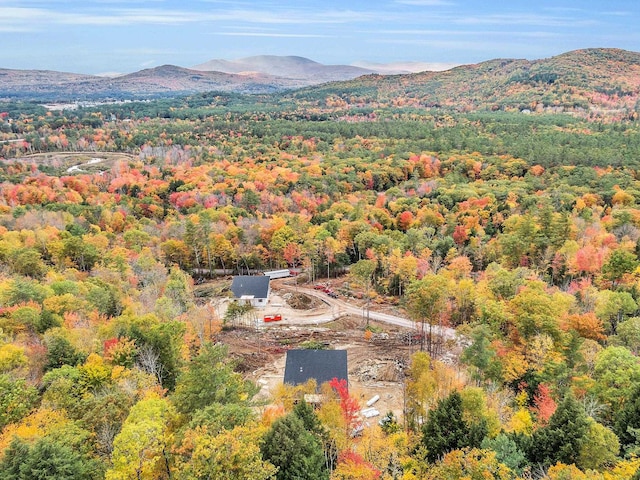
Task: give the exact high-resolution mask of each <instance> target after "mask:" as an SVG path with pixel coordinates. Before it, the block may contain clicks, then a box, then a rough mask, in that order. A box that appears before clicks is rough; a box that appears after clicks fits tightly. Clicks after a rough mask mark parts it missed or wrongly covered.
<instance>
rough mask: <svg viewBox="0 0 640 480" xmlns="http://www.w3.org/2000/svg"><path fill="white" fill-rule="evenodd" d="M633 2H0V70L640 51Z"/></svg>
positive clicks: (639, 23) (461, 59)
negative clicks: (249, 59) (274, 58)
mask: <svg viewBox="0 0 640 480" xmlns="http://www.w3.org/2000/svg"><path fill="white" fill-rule="evenodd" d="M639 5H640V2H638V0H602V1H595V0H581V1H577V0H576V1H569V0H555V1H548V0H528V1H520V0H502V1H497V2H496V1H489V0H486V1H481V0H477V1H476V0H472V1H466V0H368V1H364V0H355V1H339V0H297V1H287V2H285V1H269V0H255V1H226V0H183V1H178V0H48V1H47V0H0V36H1V38H2V43H0V68H18V69H36V68H37V69H51V70H60V71H69V72H78V73H92V74H97V73H106V72H121V73H127V72H133V71H137V70H140V69H142V68H148V67H153V66H158V65H163V64H167V63H168V64H174V65H180V66H183V67H190V66H193V65H196V64H199V63H203V62H205V61H207V60H210V59H213V58H225V59H234V58H240V57H246V56H251V55H262V54H267V55H300V56H304V57H308V58H311V59H313V60H316V61H319V62H322V63H334V64H336V63H343V64H350V63H353V62H357V61H371V62H395V61H421V62H447V63H458V64H460V63H476V62H480V61H484V60H489V59H492V58H528V59H538V58H545V57H550V56H553V55H557V54H560V53H563V52H566V51H569V50H574V49H579V48H588V47H616V48H623V49H626V50H633V51H640V6H639Z"/></svg>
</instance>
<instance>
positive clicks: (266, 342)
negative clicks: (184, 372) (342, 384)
mask: <svg viewBox="0 0 640 480" xmlns="http://www.w3.org/2000/svg"><path fill="white" fill-rule="evenodd" d="M371 325H372V326H373V327H374V329H375V330H376V332H378V333H373V334H371V335H370V337H369V334H365V331H364V323H363V320H362V319H361V318H354V317H343V318H341V319H339V320H336V321H332V322H329V323H325V324H322V325H319V326H313V325H308V326H305V325H303V326H293V325H285V324H276V325H269V326H262V327H260V328H259V329H254V328H242V329H233V330H228V331H223V332H222V334H221V335H220V341H222V342H223V343H225V344H227V345H228V346H229V350H230V354H231V355H232V356H234V357H235V358H236V359H237V360H238V361H239V362H240V368H241V369H242V370H243V371H244V372H245V374H246V375H247V376H248V377H249V378H251V379H253V380H254V381H256V382H257V383H258V384H259V385H260V387H261V391H260V394H259V397H261V398H264V399H265V400H268V399H269V398H270V397H271V394H272V392H273V391H274V389H275V388H276V387H277V386H278V385H281V384H282V381H283V378H284V367H285V359H286V351H287V350H288V349H293V348H301V347H305V346H308V345H322V346H323V347H324V348H331V349H339V350H346V351H347V361H348V373H349V389H350V391H351V393H352V394H353V395H355V396H356V397H357V398H358V399H359V400H360V403H361V406H362V407H364V406H365V403H366V401H367V400H368V399H370V398H372V397H373V396H374V395H379V396H380V400H379V401H378V402H377V403H376V405H375V406H376V408H377V409H378V410H379V411H380V413H381V415H384V414H385V413H386V412H388V411H389V410H391V411H393V412H394V413H395V415H396V417H397V418H401V417H402V411H403V402H404V395H403V392H404V382H403V379H404V370H405V368H406V366H407V365H408V363H409V358H410V356H411V354H412V353H413V352H415V351H416V350H417V349H418V348H419V347H418V346H417V345H416V344H415V341H414V340H413V339H412V332H410V331H407V330H405V329H401V328H396V327H390V326H388V325H385V324H377V323H375V322H371Z"/></svg>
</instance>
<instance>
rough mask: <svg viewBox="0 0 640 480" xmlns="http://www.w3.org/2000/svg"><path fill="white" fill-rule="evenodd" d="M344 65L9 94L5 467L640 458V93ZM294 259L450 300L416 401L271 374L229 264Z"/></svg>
mask: <svg viewBox="0 0 640 480" xmlns="http://www.w3.org/2000/svg"><path fill="white" fill-rule="evenodd" d="M543 81H546V80H544V79H543ZM322 88H323V89H317V90H306V91H302V92H298V93H295V94H289V93H281V94H277V95H276V94H274V95H271V96H269V95H257V96H243V95H236V94H226V93H225V94H216V93H203V94H197V95H192V96H188V97H181V98H174V99H160V100H152V101H145V102H139V103H136V102H130V103H114V104H102V105H99V106H95V107H84V108H83V107H81V108H78V109H77V110H56V111H50V110H45V109H44V108H43V107H41V106H39V105H37V104H34V103H19V102H17V103H6V104H0V112H3V113H0V160H1V162H0V480H14V479H41V478H42V479H44V478H55V479H63V478H69V479H71V478H73V479H103V478H104V479H108V480H116V479H170V478H171V479H251V480H263V479H278V480H284V479H303V478H304V479H340V480H347V479H354V480H355V479H381V480H383V479H388V480H390V479H404V480H411V479H434V480H435V479H463V478H464V479H486V478H492V479H516V478H523V479H533V478H536V479H537V478H545V479H554V480H560V479H603V480H631V479H634V480H637V479H638V478H640V457H638V455H639V454H640V360H639V358H638V354H639V353H640V123H638V121H637V115H634V112H633V111H629V112H626V113H624V114H621V113H620V112H619V111H616V112H615V113H614V114H611V115H607V114H598V115H595V116H594V115H588V114H581V113H580V112H577V113H576V112H575V111H573V112H569V113H562V112H551V111H549V110H548V109H539V111H536V109H535V107H533V108H528V109H526V111H523V110H525V108H524V107H527V105H523V106H522V107H523V108H520V107H519V106H512V107H510V108H502V107H501V108H499V109H493V108H491V106H489V105H487V108H477V109H474V110H473V111H466V110H465V109H459V108H444V107H442V108H441V106H425V105H420V104H417V103H415V102H411V101H406V102H398V101H393V102H392V101H389V102H386V101H383V100H381V97H380V95H378V96H377V97H376V100H375V102H373V101H372V100H371V99H370V96H371V91H370V90H368V87H367V85H366V84H358V83H356V84H353V85H352V86H351V87H350V90H349V92H348V93H345V94H338V93H331V92H329V93H327V91H326V89H324V88H325V87H322ZM619 94H620V92H613V91H612V92H609V93H600V95H601V96H607V95H609V96H610V97H611V98H614V97H616V96H617V95H619ZM390 97H393V95H390ZM492 110H495V111H492ZM565 110H566V109H565ZM281 268H293V269H297V270H299V271H301V272H302V273H301V275H300V281H301V282H305V283H306V284H307V285H309V286H312V285H313V284H314V283H315V282H319V281H323V280H328V279H341V281H343V282H344V284H345V285H347V287H348V288H350V289H351V290H352V292H353V294H354V296H355V293H356V292H358V295H359V297H360V299H362V295H365V297H366V299H367V300H368V301H370V303H371V308H372V309H375V308H376V306H393V308H395V309H396V310H397V311H399V312H402V314H403V315H405V316H406V318H409V319H412V320H414V321H415V322H416V323H417V324H418V325H420V326H425V327H427V328H426V329H424V328H423V329H422V331H426V332H431V334H430V335H428V337H427V338H422V340H424V341H423V342H422V347H423V348H422V349H418V350H417V351H416V352H415V353H414V354H413V356H412V357H411V362H410V364H409V365H407V368H406V370H405V371H404V373H403V374H404V378H405V381H404V388H405V391H406V405H405V407H404V409H403V414H402V415H399V416H396V415H393V414H392V413H390V414H387V415H386V416H385V415H384V414H385V413H386V412H382V416H381V417H380V418H382V421H380V422H377V421H376V422H373V424H372V425H370V426H369V427H367V428H366V429H365V430H364V431H360V430H359V429H357V428H356V426H357V423H358V421H359V420H358V418H357V414H358V411H359V410H360V409H361V408H362V407H363V405H362V403H361V402H360V403H358V402H359V399H357V398H355V397H354V396H352V395H351V394H350V392H349V391H348V390H347V389H346V386H345V385H341V384H339V383H337V382H336V383H335V384H334V385H332V386H327V385H325V386H323V387H321V390H322V391H323V392H324V394H325V395H324V401H323V402H322V404H321V405H320V406H317V405H316V408H312V406H311V405H309V404H307V403H306V402H304V401H303V398H304V394H305V393H311V392H312V391H313V390H314V389H315V386H314V385H307V386H299V387H282V388H281V389H279V390H278V391H276V392H273V397H272V398H271V400H270V401H269V402H257V401H255V400H254V398H255V395H256V393H257V391H258V386H257V385H256V384H255V383H254V382H252V381H251V380H250V379H248V378H247V377H246V376H245V375H244V372H243V371H241V369H239V368H238V362H237V359H233V358H232V357H231V356H229V355H228V349H227V346H226V345H225V344H224V343H223V342H221V341H219V340H220V337H219V334H220V332H222V331H223V330H225V329H229V328H235V327H233V326H232V325H229V324H228V320H229V318H228V316H226V317H225V316H223V317H220V316H219V315H217V313H216V311H215V310H214V309H213V308H212V307H211V303H210V302H209V300H210V298H211V296H213V295H218V294H220V293H219V292H217V291H214V290H213V288H210V289H208V288H207V287H208V285H220V284H224V282H227V283H230V282H229V279H230V275H233V274H247V273H252V272H261V271H264V270H273V269H281ZM347 287H345V288H347ZM221 294H222V295H229V293H228V287H227V290H223V293H221ZM341 294H342V295H343V296H345V297H348V296H349V291H344V292H342V293H341ZM429 327H431V328H429ZM371 328H372V329H374V328H377V327H371ZM440 328H451V329H455V330H456V338H457V340H456V342H453V343H455V345H454V344H453V343H452V342H450V341H447V340H446V339H445V338H443V337H440V336H439V335H438V334H437V332H438V331H440V330H439V329H440ZM433 332H435V333H433ZM366 333H367V332H366V330H365V328H363V331H362V335H363V336H364V335H366ZM416 335H418V336H419V335H420V330H419V331H417V332H416ZM356 432H357V434H356ZM47 472H57V473H56V474H55V475H53V476H48V475H51V474H50V473H49V474H48V473H47Z"/></svg>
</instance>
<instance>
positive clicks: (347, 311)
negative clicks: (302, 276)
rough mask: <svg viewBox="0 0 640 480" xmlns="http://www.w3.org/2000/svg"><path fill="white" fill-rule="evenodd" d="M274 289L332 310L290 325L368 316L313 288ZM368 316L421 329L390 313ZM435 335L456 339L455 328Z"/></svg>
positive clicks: (286, 286)
mask: <svg viewBox="0 0 640 480" xmlns="http://www.w3.org/2000/svg"><path fill="white" fill-rule="evenodd" d="M274 287H275V288H276V289H277V288H279V289H282V290H286V291H289V292H299V293H304V294H305V295H309V296H311V297H315V298H317V299H319V300H321V301H322V302H323V303H325V304H327V305H328V306H329V307H330V309H331V310H330V312H327V313H325V314H324V315H322V314H321V315H317V316H313V317H309V318H304V319H303V318H296V319H293V320H292V321H290V322H289V323H290V324H310V323H314V324H318V323H326V322H330V321H332V320H335V319H337V318H340V317H343V316H347V315H352V316H354V317H358V316H362V317H364V316H365V315H366V314H367V312H366V309H365V308H364V307H360V306H357V305H352V304H350V303H348V302H346V301H344V300H342V299H340V298H331V297H329V296H328V295H327V294H326V293H324V292H319V291H317V290H313V289H312V288H307V287H301V286H292V285H289V284H287V283H284V282H278V283H277V284H275V285H274ZM368 315H369V319H370V320H376V321H378V322H384V323H388V324H390V325H395V326H398V327H404V328H411V329H414V330H418V329H419V327H420V324H417V323H416V322H414V321H413V320H411V319H408V318H405V317H398V316H396V315H390V314H388V313H382V312H376V311H375V310H371V309H370V310H369V313H368ZM433 333H434V334H435V335H438V336H440V337H442V338H444V339H447V340H451V339H455V338H456V331H455V330H454V329H453V328H448V327H435V328H434V331H433Z"/></svg>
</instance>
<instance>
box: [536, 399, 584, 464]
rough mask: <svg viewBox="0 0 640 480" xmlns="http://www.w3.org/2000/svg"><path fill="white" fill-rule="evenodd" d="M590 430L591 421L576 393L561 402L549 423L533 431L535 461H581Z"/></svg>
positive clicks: (544, 462)
mask: <svg viewBox="0 0 640 480" xmlns="http://www.w3.org/2000/svg"><path fill="white" fill-rule="evenodd" d="M588 431H589V421H588V417H587V415H586V413H585V412H584V409H583V408H582V406H581V405H580V404H579V403H578V402H577V401H576V399H575V398H574V396H573V395H572V394H568V395H567V396H566V397H565V398H564V399H563V400H562V402H561V403H560V405H558V408H557V409H556V411H555V412H554V414H553V415H552V416H551V418H550V419H549V423H548V424H547V425H546V426H545V427H542V428H539V429H538V430H536V431H535V432H534V433H533V436H532V439H531V445H530V448H529V452H528V457H529V460H530V461H531V462H532V463H540V464H542V465H544V466H546V467H548V466H550V465H554V464H556V463H557V462H562V463H565V464H567V465H570V464H572V463H573V464H577V463H579V458H580V447H581V446H582V443H583V442H584V440H585V438H586V435H587V433H588Z"/></svg>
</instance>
